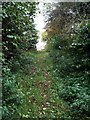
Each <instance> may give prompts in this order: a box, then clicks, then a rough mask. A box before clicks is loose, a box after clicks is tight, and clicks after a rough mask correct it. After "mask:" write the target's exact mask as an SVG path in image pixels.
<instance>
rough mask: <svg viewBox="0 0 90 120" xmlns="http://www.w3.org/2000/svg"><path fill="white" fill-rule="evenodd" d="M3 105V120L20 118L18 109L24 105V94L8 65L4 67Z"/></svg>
mask: <svg viewBox="0 0 90 120" xmlns="http://www.w3.org/2000/svg"><path fill="white" fill-rule="evenodd" d="M2 72H3V82H2V86H3V88H2V89H3V91H2V92H3V97H2V99H3V103H2V106H3V108H2V119H4V120H12V119H13V118H14V117H19V113H18V110H17V107H18V106H19V105H21V103H22V97H23V95H22V93H21V91H20V90H19V89H18V85H17V83H16V79H15V75H13V74H12V73H11V71H10V69H9V68H8V66H7V65H4V66H3V69H2Z"/></svg>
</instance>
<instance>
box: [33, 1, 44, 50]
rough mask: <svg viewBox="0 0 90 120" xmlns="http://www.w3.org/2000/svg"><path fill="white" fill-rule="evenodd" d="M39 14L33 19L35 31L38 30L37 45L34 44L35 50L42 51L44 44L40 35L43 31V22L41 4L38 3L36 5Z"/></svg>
mask: <svg viewBox="0 0 90 120" xmlns="http://www.w3.org/2000/svg"><path fill="white" fill-rule="evenodd" d="M38 7H39V9H40V12H37V15H36V17H35V24H36V29H37V30H38V36H39V39H38V43H37V44H36V47H37V50H42V49H44V48H45V45H46V42H44V41H42V33H43V32H44V31H45V29H44V27H45V22H44V16H43V3H42V2H40V3H39V5H38Z"/></svg>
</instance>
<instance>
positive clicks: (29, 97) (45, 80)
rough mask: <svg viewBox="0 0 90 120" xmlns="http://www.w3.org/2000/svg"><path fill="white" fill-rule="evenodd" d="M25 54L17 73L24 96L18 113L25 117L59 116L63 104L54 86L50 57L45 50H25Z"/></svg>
mask: <svg viewBox="0 0 90 120" xmlns="http://www.w3.org/2000/svg"><path fill="white" fill-rule="evenodd" d="M25 56H26V58H27V62H26V65H25V66H24V69H22V71H21V72H19V73H18V74H17V80H18V82H19V87H20V89H21V90H22V93H23V98H24V99H23V101H22V106H21V107H20V108H19V113H21V116H23V117H27V118H33V117H34V118H37V117H39V118H42V117H46V118H53V117H60V116H61V111H63V110H64V106H63V104H62V101H61V100H60V98H59V96H58V94H57V88H56V87H55V83H54V81H55V80H54V77H53V69H52V58H51V57H49V55H48V52H45V51H44V52H36V53H34V52H33V53H29V52H27V53H25ZM62 109H63V110H62Z"/></svg>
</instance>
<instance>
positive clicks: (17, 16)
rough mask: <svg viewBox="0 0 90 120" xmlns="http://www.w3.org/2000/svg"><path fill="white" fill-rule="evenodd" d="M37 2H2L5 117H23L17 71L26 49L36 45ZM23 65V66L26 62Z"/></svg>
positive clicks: (6, 119) (3, 117) (10, 118)
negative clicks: (19, 109) (35, 18)
mask: <svg viewBox="0 0 90 120" xmlns="http://www.w3.org/2000/svg"><path fill="white" fill-rule="evenodd" d="M36 4H37V3H35V2H30V3H21V2H19V3H18V2H5V3H4V2H3V3H2V43H3V45H2V47H3V82H2V83H3V108H2V113H3V115H2V119H4V120H13V119H14V118H15V119H16V118H20V112H19V111H18V107H19V106H20V105H21V103H22V100H23V99H22V98H23V94H22V92H21V89H20V88H19V87H18V84H19V82H17V80H16V71H18V70H19V69H20V68H21V65H22V62H23V61H24V60H23V59H25V60H26V58H25V57H24V58H23V59H22V55H21V53H22V51H23V50H24V51H26V50H29V49H31V48H34V49H35V46H36V43H37V31H36V30H35V25H34V16H35V11H36ZM24 64H26V63H24ZM22 67H23V66H22Z"/></svg>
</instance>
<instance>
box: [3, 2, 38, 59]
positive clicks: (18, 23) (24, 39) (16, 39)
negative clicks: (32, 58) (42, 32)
mask: <svg viewBox="0 0 90 120" xmlns="http://www.w3.org/2000/svg"><path fill="white" fill-rule="evenodd" d="M2 6H3V7H2V9H3V17H2V23H3V24H2V28H3V32H2V35H3V52H4V55H5V57H6V58H7V59H10V58H12V57H14V58H15V56H19V54H20V52H21V51H20V50H22V49H23V50H27V49H31V48H33V47H34V48H35V44H36V43H37V41H36V40H37V32H36V30H35V25H34V15H35V10H36V3H34V2H33V3H31V2H30V3H21V2H20V3H18V2H16V3H14V2H7V3H3V5H2Z"/></svg>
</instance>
